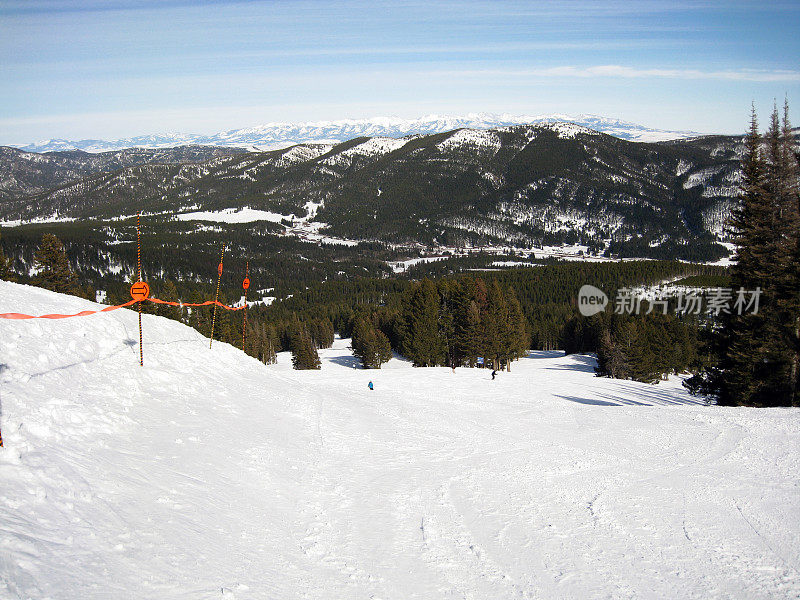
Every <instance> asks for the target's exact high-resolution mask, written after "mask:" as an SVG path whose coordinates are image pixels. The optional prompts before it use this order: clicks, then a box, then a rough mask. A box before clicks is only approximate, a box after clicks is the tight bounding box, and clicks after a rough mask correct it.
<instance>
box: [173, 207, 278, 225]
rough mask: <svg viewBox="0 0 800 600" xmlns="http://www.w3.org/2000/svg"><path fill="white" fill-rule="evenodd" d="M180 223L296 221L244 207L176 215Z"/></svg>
mask: <svg viewBox="0 0 800 600" xmlns="http://www.w3.org/2000/svg"><path fill="white" fill-rule="evenodd" d="M175 216H176V217H177V218H178V219H179V220H180V221H212V222H214V223H253V222H254V221H271V222H272V223H280V221H281V219H288V220H290V221H291V220H292V219H294V215H281V214H278V213H274V212H270V211H268V210H256V209H253V208H248V207H246V206H245V207H244V208H241V209H237V208H226V209H224V210H216V211H212V210H208V211H197V212H188V213H180V214H176V215H175Z"/></svg>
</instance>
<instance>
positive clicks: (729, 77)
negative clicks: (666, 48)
mask: <svg viewBox="0 0 800 600" xmlns="http://www.w3.org/2000/svg"><path fill="white" fill-rule="evenodd" d="M460 74H461V75H475V76H491V75H510V76H523V77H563V78H584V79H587V78H604V77H605V78H615V79H699V80H716V81H760V82H779V81H790V82H800V71H792V70H788V69H775V70H757V69H740V70H727V71H703V70H700V69H642V68H637V67H626V66H623V65H596V66H591V67H575V66H561V67H545V68H532V69H483V70H481V69H477V70H468V71H460Z"/></svg>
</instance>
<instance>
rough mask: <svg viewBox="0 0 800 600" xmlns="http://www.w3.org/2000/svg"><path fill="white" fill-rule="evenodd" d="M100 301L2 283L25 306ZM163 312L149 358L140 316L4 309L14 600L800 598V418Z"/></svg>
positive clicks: (5, 456) (570, 362)
mask: <svg viewBox="0 0 800 600" xmlns="http://www.w3.org/2000/svg"><path fill="white" fill-rule="evenodd" d="M93 308H96V305H94V304H93V303H91V302H88V301H86V300H81V299H78V298H74V297H69V296H62V295H59V294H55V293H52V292H48V291H46V290H41V289H38V288H32V287H28V286H22V285H17V284H12V283H8V282H0V313H5V312H27V313H31V314H45V313H53V312H61V313H70V312H78V311H80V310H86V309H93ZM143 322H144V347H143V351H144V361H145V364H144V367H140V366H139V362H138V357H139V341H138V325H137V315H136V313H135V312H134V311H130V310H124V309H122V310H117V311H114V312H111V313H105V314H99V315H93V316H88V317H81V318H73V319H64V320H26V321H22V320H5V319H0V428H2V433H3V440H4V443H5V447H4V448H2V449H0V481H2V486H1V487H0V598H13V599H17V598H26V599H27V598H58V599H62V598H64V599H78V598H80V599H87V598H115V599H119V598H158V599H162V598H165V599H166V598H168V599H173V598H174V599H184V598H191V599H198V598H199V599H206V598H208V599H212V598H238V599H242V598H253V599H256V598H257V599H261V598H281V599H291V598H383V599H389V598H470V599H472V598H474V599H484V598H715V597H717V598H718V597H722V598H734V597H735V598H788V597H797V596H798V595H800V520H799V519H798V518H797V515H798V514H800V410H798V409H750V408H722V407H716V406H706V405H704V404H703V403H702V402H700V401H698V400H697V399H695V398H692V397H691V396H689V395H688V394H687V393H686V392H685V391H684V390H683V388H682V387H681V385H680V380H679V379H677V378H673V379H671V380H670V381H665V382H662V383H660V384H658V385H656V386H651V385H647V384H641V383H635V382H631V381H619V380H611V379H604V378H596V377H594V376H593V366H594V359H593V358H592V357H590V356H567V357H565V356H563V353H558V352H552V353H546V352H534V353H531V354H530V355H529V356H528V357H527V358H524V359H521V360H520V361H518V362H516V363H514V365H513V371H512V372H511V373H500V374H498V377H497V380H495V381H492V380H491V377H490V376H489V373H488V372H487V371H485V370H479V369H474V370H469V369H457V370H456V372H455V373H453V372H451V371H450V369H446V368H434V369H415V368H412V367H411V365H410V364H409V363H407V362H405V361H403V360H401V359H399V358H395V359H393V360H392V361H390V362H389V363H388V364H386V365H385V366H384V368H383V369H381V370H380V371H367V370H362V369H360V368H356V361H355V359H354V358H353V357H352V355H351V353H350V351H349V349H348V348H347V340H337V341H336V343H335V345H334V347H333V348H331V349H329V350H323V351H321V352H320V356H321V358H322V370H321V371H294V370H292V368H291V363H290V360H289V357H288V356H287V355H283V354H281V355H279V359H278V361H279V362H278V364H277V365H271V366H264V365H262V364H261V363H259V362H258V361H256V360H254V359H252V358H249V357H246V356H245V355H243V354H242V353H241V352H240V351H239V350H237V349H235V348H233V347H231V346H228V345H226V344H222V343H218V342H215V343H214V345H213V347H212V348H211V349H209V347H208V340H207V339H206V338H203V337H202V336H201V335H200V334H199V333H197V332H196V331H194V330H192V329H190V328H188V327H185V326H183V325H181V324H180V323H177V322H174V321H169V320H167V319H163V318H161V317H155V316H151V315H144V317H143ZM370 380H371V381H373V382H374V384H375V389H374V391H370V390H369V389H368V388H367V383H368V382H369V381H370Z"/></svg>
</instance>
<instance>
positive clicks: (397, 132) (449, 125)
mask: <svg viewBox="0 0 800 600" xmlns="http://www.w3.org/2000/svg"><path fill="white" fill-rule="evenodd" d="M559 123H562V124H571V125H575V126H579V127H583V128H586V129H590V130H594V131H599V132H601V133H606V134H609V135H612V136H615V137H618V138H621V139H625V140H629V141H636V142H659V141H666V140H675V139H684V138H689V137H695V136H698V135H700V134H699V133H697V132H694V131H669V130H664V129H654V128H651V127H646V126H644V125H639V124H637V123H631V122H629V121H622V120H620V119H614V118H610V117H603V116H600V115H593V114H579V115H565V114H551V115H512V114H507V113H503V114H494V113H467V114H463V115H440V114H429V115H425V116H422V117H419V118H416V119H405V118H401V117H395V116H377V117H370V118H366V119H337V120H331V121H308V122H299V123H289V122H271V123H265V124H263V125H256V126H253V127H245V128H242V129H232V130H229V131H222V132H219V133H216V134H213V135H199V134H190V133H176V132H170V133H162V134H151V135H142V136H137V137H132V138H122V139H118V140H112V141H108V140H97V139H84V140H65V139H51V140H45V141H41V142H36V143H32V144H28V145H26V146H21V145H16V146H15V147H17V148H20V149H22V150H26V151H29V152H54V151H63V150H84V151H86V152H107V151H112V150H122V149H124V148H134V147H139V148H170V147H175V146H184V145H205V146H226V147H240V148H247V149H257V150H277V149H280V148H286V147H288V146H293V145H295V144H303V143H322V144H336V143H340V142H345V141H347V140H351V139H353V138H356V137H392V138H398V137H404V136H408V135H429V134H433V133H442V132H445V131H451V130H454V129H494V128H498V127H507V126H511V125H544V124H553V125H554V124H559Z"/></svg>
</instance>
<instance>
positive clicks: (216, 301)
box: [208, 244, 225, 350]
mask: <svg viewBox="0 0 800 600" xmlns="http://www.w3.org/2000/svg"><path fill="white" fill-rule="evenodd" d="M223 258H225V244H222V252H221V253H220V255H219V265H218V266H217V295H216V296H215V297H214V315H213V316H212V317H211V339H210V340H208V349H209V350H211V344H212V343H214V324H215V323H216V321H217V304H219V283H220V281H222V259H223Z"/></svg>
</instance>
